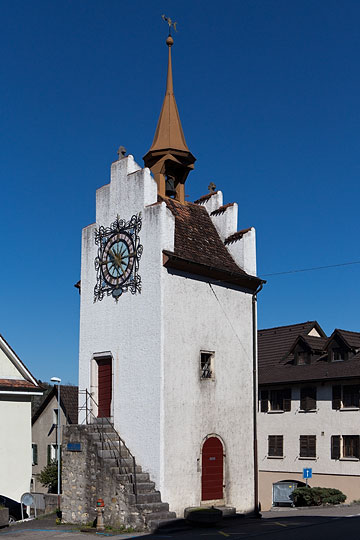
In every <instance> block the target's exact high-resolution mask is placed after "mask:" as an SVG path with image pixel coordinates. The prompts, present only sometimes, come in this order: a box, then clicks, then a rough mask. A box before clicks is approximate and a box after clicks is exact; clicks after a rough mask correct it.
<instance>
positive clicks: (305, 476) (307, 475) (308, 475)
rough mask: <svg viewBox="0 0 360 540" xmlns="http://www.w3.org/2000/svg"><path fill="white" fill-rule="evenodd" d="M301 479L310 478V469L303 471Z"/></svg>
mask: <svg viewBox="0 0 360 540" xmlns="http://www.w3.org/2000/svg"><path fill="white" fill-rule="evenodd" d="M303 478H312V469H310V468H309V469H303Z"/></svg>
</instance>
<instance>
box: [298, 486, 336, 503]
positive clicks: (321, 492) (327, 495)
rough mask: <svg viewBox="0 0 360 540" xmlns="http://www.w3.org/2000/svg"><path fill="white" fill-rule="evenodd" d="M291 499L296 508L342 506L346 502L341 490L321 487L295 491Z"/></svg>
mask: <svg viewBox="0 0 360 540" xmlns="http://www.w3.org/2000/svg"><path fill="white" fill-rule="evenodd" d="M291 498H292V500H293V502H294V504H295V506H320V505H321V504H340V503H343V502H345V501H346V495H344V494H343V493H342V492H341V491H340V490H339V489H334V488H321V487H313V488H309V487H300V488H296V489H294V491H293V492H292V494H291Z"/></svg>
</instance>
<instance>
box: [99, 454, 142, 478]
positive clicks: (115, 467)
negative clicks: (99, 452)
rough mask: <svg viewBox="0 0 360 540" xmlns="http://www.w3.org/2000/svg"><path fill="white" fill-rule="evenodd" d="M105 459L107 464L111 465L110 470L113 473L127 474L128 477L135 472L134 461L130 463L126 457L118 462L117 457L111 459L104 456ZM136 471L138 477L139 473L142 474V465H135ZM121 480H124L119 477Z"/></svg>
mask: <svg viewBox="0 0 360 540" xmlns="http://www.w3.org/2000/svg"><path fill="white" fill-rule="evenodd" d="M103 461H104V463H106V464H107V466H108V467H110V470H111V472H112V473H113V474H118V475H119V476H123V475H124V476H126V477H128V476H129V474H131V475H132V474H133V472H134V469H133V465H132V463H131V464H129V463H126V461H127V460H126V459H122V460H121V463H120V462H119V463H117V462H116V459H111V458H103ZM119 469H120V470H121V472H120V471H119ZM135 473H136V477H137V475H138V474H142V468H141V466H140V465H136V467H135ZM119 481H120V482H121V483H122V481H121V480H120V479H119Z"/></svg>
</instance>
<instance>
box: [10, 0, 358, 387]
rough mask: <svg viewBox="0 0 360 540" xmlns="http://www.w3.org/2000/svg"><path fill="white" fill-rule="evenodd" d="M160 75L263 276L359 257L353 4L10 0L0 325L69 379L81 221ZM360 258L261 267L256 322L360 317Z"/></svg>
mask: <svg viewBox="0 0 360 540" xmlns="http://www.w3.org/2000/svg"><path fill="white" fill-rule="evenodd" d="M162 13H165V14H166V15H169V16H170V17H172V18H173V19H175V20H177V21H178V33H177V34H176V35H175V36H174V38H175V45H174V47H173V68H174V87H175V95H176V99H177V104H178V108H179V111H180V116H181V120H182V124H183V128H184V132H185V136H186V140H187V143H188V146H189V148H190V150H191V151H192V153H193V154H194V155H195V156H196V158H197V162H196V168H195V171H194V172H193V173H191V175H190V176H189V178H188V181H187V193H188V195H189V200H194V199H196V198H198V197H199V196H200V195H202V194H204V193H206V192H207V186H208V184H209V182H210V181H213V182H215V184H216V185H217V188H218V189H221V190H222V191H223V193H224V200H225V202H226V203H227V202H233V201H236V202H238V203H239V228H244V227H248V226H250V225H253V226H255V227H256V230H257V251H258V270H259V274H260V275H265V274H270V273H275V272H284V271H288V270H294V269H302V268H309V267H317V266H326V265H333V264H339V263H345V262H352V261H360V254H359V247H358V246H359V240H358V232H359V227H358V200H359V195H360V187H359V177H360V174H359V173H360V165H359V142H360V129H359V128H360V125H359V124H360V105H359V85H360V70H359V52H360V51H359V49H360V33H359V19H360V3H359V2H358V0H343V1H340V0H337V1H334V0H326V2H324V1H321V0H318V1H314V0H292V1H291V2H289V0H233V1H224V2H222V3H221V4H219V2H204V1H196V0H193V1H188V0H182V1H181V2H180V1H169V0H167V1H162V2H161V1H158V0H152V1H151V2H149V1H145V0H131V1H126V0H123V1H121V0H61V1H60V0H32V2H29V1H27V0H11V1H10V0H7V1H5V2H3V3H2V8H1V21H0V25H1V28H0V30H1V31H0V46H1V50H2V60H1V64H0V65H1V68H0V69H1V73H0V76H1V94H2V96H1V97H2V99H1V109H0V121H1V130H0V138H1V139H0V152H1V159H0V181H1V222H2V228H1V232H2V264H1V266H0V298H1V309H0V332H1V334H2V335H3V336H4V337H5V338H6V339H7V340H8V342H9V343H10V344H11V346H12V347H13V348H14V349H15V351H16V352H17V353H18V354H19V356H20V358H21V359H22V360H23V361H24V362H25V363H26V364H27V365H28V367H29V368H30V370H31V371H32V372H33V373H34V375H35V376H36V377H38V378H40V379H41V380H48V379H49V378H50V377H51V376H54V375H55V376H59V377H61V378H62V380H63V382H65V383H66V382H73V383H76V382H77V368H78V326H79V296H78V292H77V290H76V289H74V287H73V285H74V283H75V282H76V281H77V280H78V279H79V277H80V239H81V229H82V227H84V226H86V225H88V224H90V223H92V222H93V221H94V220H95V190H96V189H97V188H98V187H100V186H101V185H103V184H105V183H107V182H108V181H109V168H110V163H111V162H112V161H113V160H114V159H115V158H116V150H117V148H118V147H119V145H120V144H122V145H124V146H125V147H126V148H127V150H128V152H129V153H131V154H133V155H134V156H135V159H136V160H137V161H138V163H140V164H142V156H143V155H144V154H145V153H146V151H147V150H148V149H149V147H150V144H151V142H152V138H153V134H154V130H155V127H156V122H157V118H158V115H159V112H160V108H161V103H162V99H163V95H164V90H165V78H166V57H167V48H166V46H165V39H166V35H167V27H166V24H165V23H164V22H163V21H162V19H161V17H160V15H161V14H162ZM359 270H360V265H356V264H355V265H349V266H342V267H337V268H329V269H324V270H318V271H313V272H304V273H296V274H285V275H278V276H269V277H267V278H266V279H267V280H268V283H267V285H266V287H265V288H264V290H263V291H262V292H261V294H260V296H259V326H260V327H262V328H264V327H270V326H278V325H282V324H291V323H295V322H300V321H305V320H312V319H317V320H318V321H319V323H320V324H321V325H322V326H323V328H324V330H325V331H326V332H327V333H330V332H331V331H332V330H333V329H334V328H335V327H338V328H345V329H348V330H356V331H358V330H360V325H359V317H358V306H359V300H360V298H359V284H358V279H359Z"/></svg>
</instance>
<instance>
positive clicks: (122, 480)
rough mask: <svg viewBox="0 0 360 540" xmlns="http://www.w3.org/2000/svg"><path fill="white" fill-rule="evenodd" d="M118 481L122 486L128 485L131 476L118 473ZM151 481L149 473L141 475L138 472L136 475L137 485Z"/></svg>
mask: <svg viewBox="0 0 360 540" xmlns="http://www.w3.org/2000/svg"><path fill="white" fill-rule="evenodd" d="M116 479H117V480H118V481H119V482H120V483H121V484H126V483H128V482H129V474H119V473H117V475H116ZM149 481H150V477H149V473H146V472H141V473H138V472H137V473H136V483H141V482H149Z"/></svg>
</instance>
